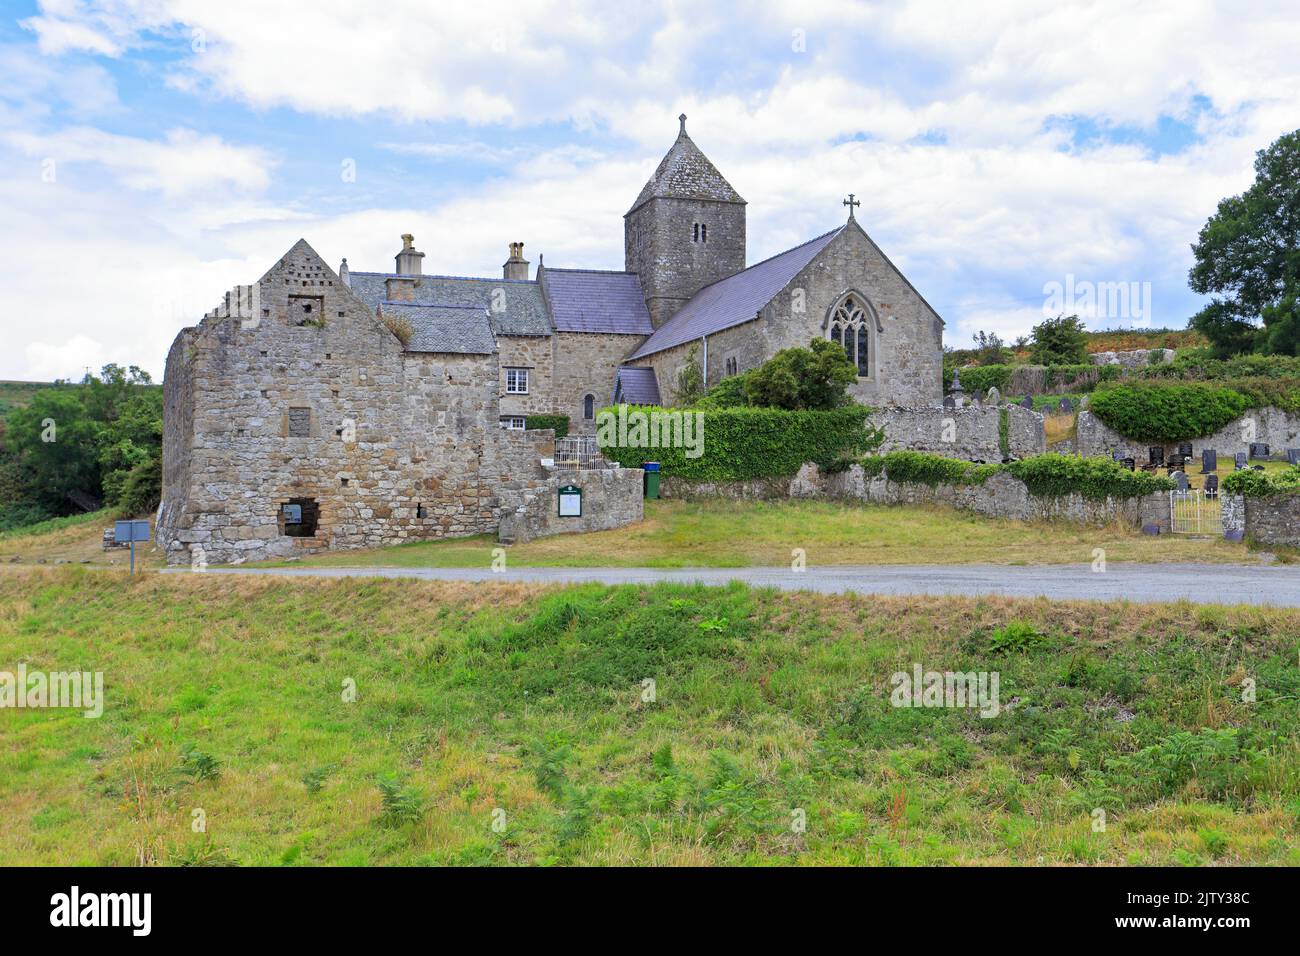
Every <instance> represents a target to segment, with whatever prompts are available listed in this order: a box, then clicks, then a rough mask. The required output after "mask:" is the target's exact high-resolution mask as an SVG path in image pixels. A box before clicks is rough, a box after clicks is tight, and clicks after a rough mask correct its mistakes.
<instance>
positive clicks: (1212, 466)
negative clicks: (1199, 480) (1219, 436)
mask: <svg viewBox="0 0 1300 956" xmlns="http://www.w3.org/2000/svg"><path fill="white" fill-rule="evenodd" d="M1218 468H1219V453H1218V452H1217V451H1215V450H1214V449H1213V448H1202V449H1201V474H1203V475H1208V474H1209V473H1210V472H1212V471H1217V470H1218Z"/></svg>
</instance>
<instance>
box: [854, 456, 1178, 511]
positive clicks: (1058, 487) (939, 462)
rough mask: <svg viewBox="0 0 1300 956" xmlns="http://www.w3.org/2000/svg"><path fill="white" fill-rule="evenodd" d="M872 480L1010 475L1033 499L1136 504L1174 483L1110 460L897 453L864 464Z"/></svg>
mask: <svg viewBox="0 0 1300 956" xmlns="http://www.w3.org/2000/svg"><path fill="white" fill-rule="evenodd" d="M862 469H863V471H864V472H866V474H868V475H870V476H873V477H874V476H877V475H880V474H882V473H883V474H885V475H886V476H887V477H888V478H889V480H890V481H901V482H911V483H916V484H923V485H931V486H933V485H939V484H952V485H979V484H983V483H984V482H986V481H988V479H989V478H991V477H993V475H996V474H998V473H999V472H1003V471H1005V472H1006V473H1007V474H1009V475H1011V476H1012V477H1013V478H1019V479H1020V480H1021V481H1023V482H1024V483H1025V485H1026V486H1027V487H1028V488H1029V492H1030V494H1033V495H1036V496H1038V497H1040V498H1058V497H1063V496H1065V495H1069V494H1073V493H1078V494H1081V495H1083V496H1084V497H1085V498H1094V499H1098V500H1104V499H1106V498H1136V497H1139V496H1141V495H1147V494H1151V493H1152V492H1154V491H1171V490H1172V489H1173V488H1174V482H1173V480H1172V479H1170V478H1162V477H1160V476H1158V475H1153V474H1150V473H1148V472H1143V471H1129V470H1128V469H1127V468H1125V467H1124V466H1123V465H1121V464H1119V463H1118V462H1115V461H1112V460H1110V459H1109V458H1077V457H1075V456H1074V455H1054V454H1046V455H1034V456H1032V457H1029V458H1024V459H1022V460H1020V461H1013V462H1011V463H1010V464H1007V465H975V464H972V463H970V462H968V461H959V460H958V459H955V458H944V457H943V456H942V455H931V454H927V453H925V452H917V451H894V452H889V453H888V454H884V455H871V456H868V457H867V458H864V459H863V461H862Z"/></svg>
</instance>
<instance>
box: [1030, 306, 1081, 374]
mask: <svg viewBox="0 0 1300 956" xmlns="http://www.w3.org/2000/svg"><path fill="white" fill-rule="evenodd" d="M1029 341H1030V354H1031V355H1032V356H1033V359H1034V362H1035V364H1037V365H1082V364H1083V363H1084V362H1086V361H1088V351H1087V347H1088V333H1087V330H1086V329H1085V328H1084V325H1083V320H1082V319H1080V318H1079V317H1078V316H1077V315H1069V316H1066V315H1058V316H1057V317H1056V318H1054V319H1046V320H1044V321H1043V322H1040V323H1038V325H1035V326H1034V329H1033V332H1032V333H1031V334H1030V337H1029Z"/></svg>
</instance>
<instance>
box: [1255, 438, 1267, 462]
mask: <svg viewBox="0 0 1300 956" xmlns="http://www.w3.org/2000/svg"><path fill="white" fill-rule="evenodd" d="M1268 452H1269V448H1268V443H1267V442H1262V441H1257V442H1251V443H1250V457H1251V458H1267V457H1268Z"/></svg>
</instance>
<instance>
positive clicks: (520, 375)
mask: <svg viewBox="0 0 1300 956" xmlns="http://www.w3.org/2000/svg"><path fill="white" fill-rule="evenodd" d="M506 394H507V395H527V394H528V369H526V368H508V369H506Z"/></svg>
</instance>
